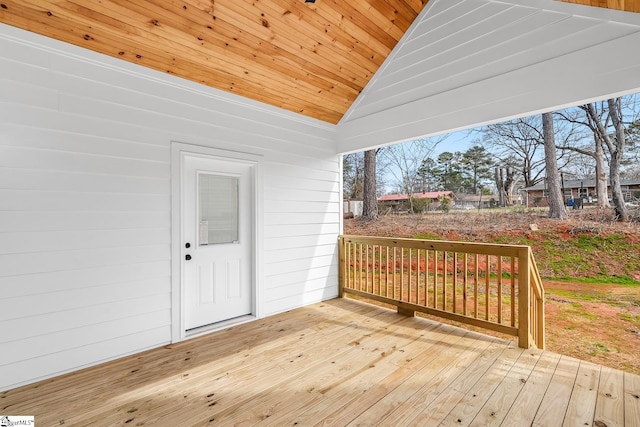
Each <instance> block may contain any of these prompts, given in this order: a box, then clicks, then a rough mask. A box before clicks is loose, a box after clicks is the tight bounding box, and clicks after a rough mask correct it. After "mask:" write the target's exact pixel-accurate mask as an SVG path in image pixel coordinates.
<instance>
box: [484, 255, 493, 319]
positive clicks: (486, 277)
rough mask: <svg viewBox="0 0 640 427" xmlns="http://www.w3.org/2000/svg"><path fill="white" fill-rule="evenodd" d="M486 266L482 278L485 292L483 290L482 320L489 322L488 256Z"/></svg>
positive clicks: (489, 284)
mask: <svg viewBox="0 0 640 427" xmlns="http://www.w3.org/2000/svg"><path fill="white" fill-rule="evenodd" d="M486 261H487V266H486V267H485V270H484V276H485V290H484V305H485V307H484V310H485V314H484V318H485V320H489V311H490V310H489V302H490V301H489V294H491V258H490V256H489V255H487V259H486Z"/></svg>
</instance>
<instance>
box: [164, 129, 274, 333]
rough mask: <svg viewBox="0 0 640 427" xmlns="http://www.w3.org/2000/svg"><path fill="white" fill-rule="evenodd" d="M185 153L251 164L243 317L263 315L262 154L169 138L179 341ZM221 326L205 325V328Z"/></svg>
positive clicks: (174, 324) (174, 320) (174, 314)
mask: <svg viewBox="0 0 640 427" xmlns="http://www.w3.org/2000/svg"><path fill="white" fill-rule="evenodd" d="M185 155H193V156H203V157H211V158H215V159H218V160H224V161H229V162H237V163H243V164H249V165H251V166H252V176H251V201H252V205H253V208H252V209H253V212H252V213H251V225H252V227H251V228H252V241H253V248H252V252H251V256H252V260H251V283H252V292H253V302H252V316H249V317H247V318H244V321H249V320H252V319H256V318H260V317H262V313H261V311H262V310H261V307H262V304H261V301H262V295H261V292H260V288H261V287H260V286H259V282H260V277H262V275H261V271H262V269H261V265H262V263H261V256H260V253H261V252H262V240H261V238H260V237H261V233H260V230H262V228H261V226H262V214H261V212H262V197H261V194H262V191H260V189H259V185H260V184H261V183H262V179H261V173H262V172H261V161H262V157H261V156H259V155H256V154H251V153H243V152H239V151H230V150H222V149H217V148H211V147H205V146H200V145H193V144H186V143H183V142H177V141H171V342H178V341H182V340H184V339H185V338H187V336H186V332H185V310H184V301H185V299H184V286H183V283H182V256H184V249H183V247H182V243H183V242H182V216H183V213H182V188H181V187H182V185H181V179H182V178H181V176H182V175H181V174H182V170H181V165H182V158H183V156H185ZM228 326H229V325H227V324H225V323H224V322H222V323H221V324H220V328H223V327H228ZM220 328H216V329H207V332H212V331H214V330H217V329H220ZM190 337H191V335H190V336H189V338H190Z"/></svg>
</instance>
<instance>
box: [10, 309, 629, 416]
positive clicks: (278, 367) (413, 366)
mask: <svg viewBox="0 0 640 427" xmlns="http://www.w3.org/2000/svg"><path fill="white" fill-rule="evenodd" d="M639 396H640V377H639V376H635V375H631V374H627V373H623V372H620V371H615V370H613V369H609V368H605V367H601V366H598V365H594V364H591V363H587V362H581V361H579V360H576V359H572V358H569V357H564V356H560V355H557V354H554V353H550V352H547V351H544V352H542V351H538V350H522V349H520V348H518V347H517V346H516V345H515V344H514V343H512V342H507V341H503V340H499V339H495V338H492V337H488V336H485V335H480V334H477V333H474V332H469V331H466V330H464V329H459V328H455V327H452V326H448V325H443V324H439V323H436V322H431V321H429V320H426V319H420V318H407V317H402V316H400V315H398V314H396V313H394V312H392V311H389V310H385V309H382V308H378V307H374V306H371V305H367V304H364V303H359V302H356V301H352V300H346V299H336V300H331V301H327V302H324V303H319V304H315V305H312V306H309V307H306V308H302V309H298V310H294V311H292V312H289V313H283V314H281V315H277V316H273V317H270V318H267V319H264V320H260V321H256V322H253V323H248V324H244V325H241V326H237V327H235V328H232V329H229V330H225V331H221V332H217V333H213V334H210V335H207V336H204V337H200V338H197V339H193V340H189V341H187V342H183V343H180V344H177V345H172V346H168V347H166V348H160V349H156V350H152V351H148V352H145V353H142V354H139V355H135V356H132V357H127V358H123V359H120V360H117V361H114V362H110V363H106V364H103V365H100V366H97V367H94V368H89V369H86V370H83V371H80V372H76V373H73V374H69V375H65V376H61V377H58V378H54V379H52V380H47V381H43V382H40V383H37V384H33V385H30V386H26V387H21V388H18V389H14V390H10V391H8V392H5V393H0V414H9V415H10V414H14V415H35V417H36V418H35V420H36V425H37V426H38V427H42V426H60V425H64V426H70V425H99V426H102V425H105V426H113V425H123V426H140V425H161V426H173V425H180V426H190V425H211V426H214V425H255V424H257V425H265V426H313V425H334V426H346V425H350V426H371V425H383V426H435V425H455V426H467V425H473V426H488V425H503V426H528V425H535V426H545V427H547V426H561V425H569V426H597V427H602V426H608V427H613V426H622V425H626V426H640V398H639Z"/></svg>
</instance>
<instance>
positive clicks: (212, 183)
mask: <svg viewBox="0 0 640 427" xmlns="http://www.w3.org/2000/svg"><path fill="white" fill-rule="evenodd" d="M198 213H199V218H198V224H199V230H198V231H199V233H198V236H199V239H198V242H199V244H200V245H213V244H217V243H235V242H237V241H238V178H237V177H233V176H225V175H213V174H208V173H199V174H198Z"/></svg>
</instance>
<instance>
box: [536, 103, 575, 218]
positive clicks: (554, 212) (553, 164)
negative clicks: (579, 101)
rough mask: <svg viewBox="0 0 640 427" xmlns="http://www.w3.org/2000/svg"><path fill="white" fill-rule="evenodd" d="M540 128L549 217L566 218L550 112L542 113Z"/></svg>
mask: <svg viewBox="0 0 640 427" xmlns="http://www.w3.org/2000/svg"><path fill="white" fill-rule="evenodd" d="M542 129H543V135H544V162H545V167H546V171H547V187H548V188H547V191H548V200H549V218H556V219H567V218H568V217H569V215H568V214H567V210H566V208H565V207H564V197H563V194H562V189H561V188H560V176H559V172H558V159H557V156H556V142H555V134H554V130H553V114H552V113H544V114H542Z"/></svg>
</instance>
